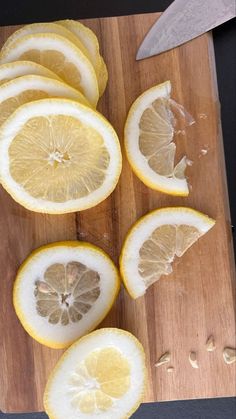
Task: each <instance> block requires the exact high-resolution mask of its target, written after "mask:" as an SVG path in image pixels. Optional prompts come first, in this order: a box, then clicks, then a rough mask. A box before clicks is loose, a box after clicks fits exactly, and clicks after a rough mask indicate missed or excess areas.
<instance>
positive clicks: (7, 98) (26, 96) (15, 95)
mask: <svg viewBox="0 0 236 419" xmlns="http://www.w3.org/2000/svg"><path fill="white" fill-rule="evenodd" d="M48 97H55V98H56V97H62V98H68V99H73V100H78V101H79V102H81V103H83V104H84V105H87V106H91V105H89V102H88V100H87V99H86V98H85V97H84V96H83V95H82V93H80V92H79V91H78V90H76V89H73V88H72V87H70V86H68V85H67V84H65V83H63V82H60V81H59V80H53V79H49V78H48V77H42V76H31V75H27V76H22V77H17V78H16V79H13V80H11V81H9V82H7V83H4V84H2V85H1V86H0V125H1V124H2V123H3V122H4V121H5V120H6V119H7V118H8V117H9V116H10V115H11V114H12V113H13V112H14V111H15V110H16V109H17V108H18V107H19V106H20V105H23V104H24V103H27V102H31V101H34V100H38V99H44V98H48Z"/></svg>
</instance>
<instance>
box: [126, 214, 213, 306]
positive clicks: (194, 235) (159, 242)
mask: <svg viewBox="0 0 236 419" xmlns="http://www.w3.org/2000/svg"><path fill="white" fill-rule="evenodd" d="M214 224H215V221H214V220H212V219H211V218H209V217H208V216H206V215H204V214H201V213H200V212H198V211H195V210H193V209H191V208H185V207H176V208H162V209H158V210H155V211H152V212H150V213H149V214H147V215H146V216H144V217H142V218H141V219H140V220H138V221H137V222H136V224H134V226H133V227H132V228H131V230H130V231H129V233H128V235H127V237H126V239H125V242H124V245H123V247H122V252H121V256H120V270H121V275H122V278H123V281H124V283H125V286H126V288H127V291H128V292H129V294H130V295H131V297H133V298H138V297H140V296H142V295H144V294H145V292H146V289H147V288H148V287H149V286H150V285H152V284H153V283H154V282H156V281H157V280H158V279H160V277H161V276H162V275H169V274H170V273H171V272H172V266H171V264H172V262H173V261H174V259H175V257H176V256H177V257H181V256H182V255H183V254H184V253H185V252H186V250H187V249H188V248H189V247H190V246H192V244H193V243H195V242H196V241H197V240H198V239H199V238H200V237H201V236H203V235H204V234H205V233H206V232H207V231H208V230H210V229H211V228H212V227H213V226H214Z"/></svg>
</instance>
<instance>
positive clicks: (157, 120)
mask: <svg viewBox="0 0 236 419" xmlns="http://www.w3.org/2000/svg"><path fill="white" fill-rule="evenodd" d="M170 92H171V84H170V82H169V81H167V82H165V83H163V84H159V85H157V86H154V87H152V88H151V89H148V90H147V91H145V92H144V93H143V94H142V95H141V96H139V97H138V98H137V99H136V100H135V102H134V103H133V104H132V106H131V108H130V110H129V113H128V117H127V120H126V124H125V150H126V154H127V158H128V160H129V163H130V165H131V167H132V169H133V171H134V172H135V174H136V175H137V176H138V177H139V178H140V179H141V180H142V181H143V183H144V184H145V185H147V186H148V187H150V188H152V189H155V190H158V191H161V192H165V193H167V194H171V195H182V196H186V195H188V193H189V189H188V184H187V180H186V178H185V169H186V166H187V159H186V156H183V158H182V159H181V160H180V161H179V162H178V163H177V164H176V165H175V163H174V160H175V151H176V145H175V143H174V142H173V136H174V127H173V113H172V111H171V106H170Z"/></svg>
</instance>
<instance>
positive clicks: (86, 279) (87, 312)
mask: <svg viewBox="0 0 236 419" xmlns="http://www.w3.org/2000/svg"><path fill="white" fill-rule="evenodd" d="M119 287H120V281H119V275H118V271H117V269H116V267H115V265H114V264H113V262H112V261H111V259H110V258H109V257H108V256H107V255H106V254H105V253H104V252H103V251H102V250H101V249H99V248H98V247H96V246H93V245H92V244H89V243H82V242H58V243H52V244H49V245H46V246H43V247H40V248H39V249H36V250H35V251H34V252H33V253H32V254H31V255H29V257H28V258H27V259H26V260H25V261H24V263H23V264H22V266H21V267H20V269H19V271H18V273H17V277H16V280H15V283H14V291H13V303H14V307H15V310H16V313H17V316H18V317H19V320H20V321H21V323H22V325H23V327H24V328H25V330H26V331H27V332H28V333H29V334H30V335H31V336H32V337H33V338H34V339H36V340H37V341H38V342H40V343H42V344H43V345H46V346H49V347H51V348H65V347H67V346H69V345H70V344H71V343H72V342H74V341H75V340H76V339H78V338H79V337H80V336H82V335H84V334H85V333H87V332H88V331H90V330H92V329H94V328H95V327H96V326H97V325H98V323H100V322H101V321H102V319H103V318H104V317H105V316H106V315H107V313H108V311H109V310H110V309H111V307H112V305H113V303H114V301H115V299H116V296H117V293H118V291H119Z"/></svg>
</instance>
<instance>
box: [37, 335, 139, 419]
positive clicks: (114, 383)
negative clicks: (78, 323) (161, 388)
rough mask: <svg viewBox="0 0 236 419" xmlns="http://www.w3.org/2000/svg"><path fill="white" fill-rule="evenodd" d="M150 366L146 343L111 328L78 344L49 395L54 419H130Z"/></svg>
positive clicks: (61, 362)
mask: <svg viewBox="0 0 236 419" xmlns="http://www.w3.org/2000/svg"><path fill="white" fill-rule="evenodd" d="M145 383H146V366H145V355H144V350H143V347H142V345H141V344H140V342H139V341H138V340H137V339H136V338H135V337H134V336H133V335H132V334H131V333H129V332H126V331H124V330H121V329H115V328H107V329H100V330H97V331H95V332H92V333H90V334H89V335H87V336H84V337H83V338H81V339H79V340H78V341H77V342H76V343H74V344H73V345H72V346H71V347H70V348H69V349H68V350H67V351H66V352H65V353H64V355H63V356H62V357H61V359H60V360H59V362H58V364H57V365H56V367H55V368H54V370H53V371H52V373H51V375H50V377H49V380H48V383H47V385H46V389H45V393H44V407H45V410H46V413H47V414H48V416H49V418H50V419H65V418H70V419H77V418H84V419H86V418H89V419H95V418H101V419H110V418H113V419H127V418H129V417H131V415H132V413H133V412H134V411H135V410H136V409H137V408H138V407H139V405H140V403H141V401H142V399H143V393H144V390H145Z"/></svg>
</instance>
